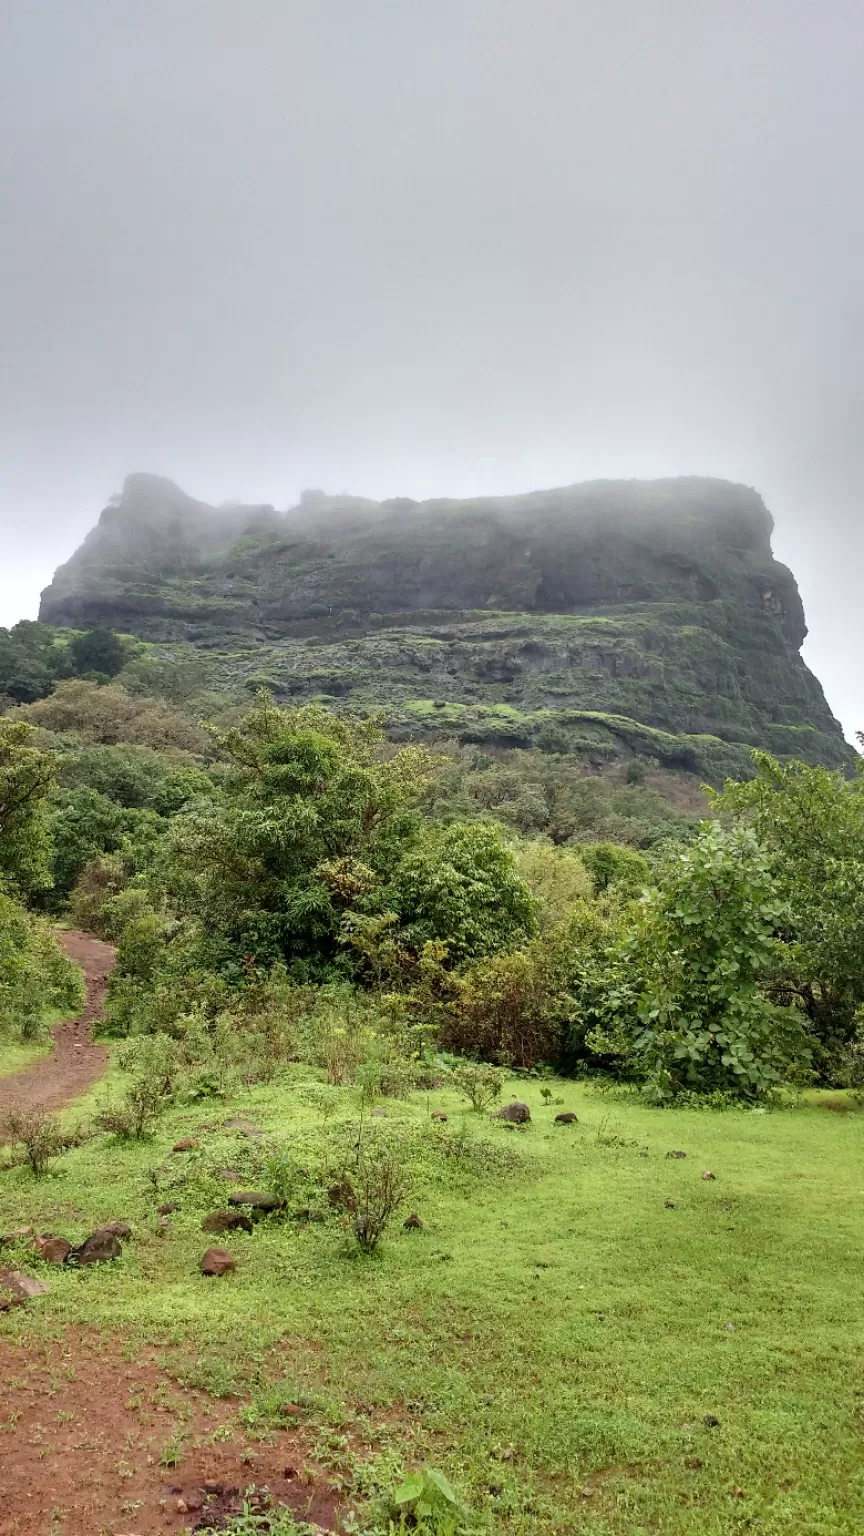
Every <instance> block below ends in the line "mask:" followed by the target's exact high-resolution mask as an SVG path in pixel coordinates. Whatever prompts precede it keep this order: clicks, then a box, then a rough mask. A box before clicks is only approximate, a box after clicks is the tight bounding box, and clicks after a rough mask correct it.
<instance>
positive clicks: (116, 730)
mask: <svg viewBox="0 0 864 1536" xmlns="http://www.w3.org/2000/svg"><path fill="white" fill-rule="evenodd" d="M16 714H17V715H18V716H19V717H20V718H21V719H24V720H27V721H29V722H30V723H31V724H32V725H40V726H42V727H43V729H45V730H47V731H56V732H63V733H68V732H71V733H74V734H75V735H76V736H78V737H79V738H80V740H81V741H82V742H84V743H86V744H87V745H96V744H104V745H107V746H113V745H115V744H116V743H117V742H135V743H137V744H139V745H142V746H146V747H155V748H156V749H157V750H159V751H163V750H165V749H169V748H172V747H179V748H181V749H182V750H185V751H188V752H194V753H197V754H199V755H202V754H205V753H207V752H208V750H209V749H210V743H209V741H208V738H207V736H206V734H205V732H204V731H203V730H202V728H201V727H200V726H199V725H198V724H197V723H196V721H195V720H192V719H190V718H189V716H188V713H186V712H184V711H183V710H182V709H179V708H176V707H175V706H174V705H173V704H168V703H166V702H165V700H163V699H150V698H146V697H144V696H142V695H139V694H134V695H133V694H131V693H127V692H126V690H125V688H121V687H120V685H119V684H118V683H107V684H104V685H102V684H99V683H95V682H91V681H88V680H87V679H86V678H74V679H70V680H68V681H65V682H61V683H58V684H57V687H56V688H55V689H54V692H53V693H52V694H51V695H50V697H49V698H47V699H39V700H37V701H36V703H35V704H28V705H26V706H25V707H23V708H22V709H21V710H19V711H16Z"/></svg>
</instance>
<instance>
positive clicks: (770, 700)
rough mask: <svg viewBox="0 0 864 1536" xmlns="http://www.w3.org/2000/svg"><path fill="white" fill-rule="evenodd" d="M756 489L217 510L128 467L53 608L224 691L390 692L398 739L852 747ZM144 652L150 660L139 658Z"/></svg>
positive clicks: (594, 756) (59, 584) (696, 757)
mask: <svg viewBox="0 0 864 1536" xmlns="http://www.w3.org/2000/svg"><path fill="white" fill-rule="evenodd" d="M771 526H772V524H771V518H770V515H769V514H768V512H767V511H766V509H765V507H764V505H763V503H762V501H761V498H760V497H759V496H758V495H757V494H756V493H755V492H754V491H752V490H749V489H748V488H746V487H744V486H737V485H731V484H728V483H726V482H723V481H716V480H699V479H683V480H672V481H656V482H645V483H641V482H620V483H619V482H597V483H594V484H589V485H582V486H573V487H569V488H565V489H562V490H554V491H544V492H536V493H533V494H531V495H528V496H515V497H502V498H488V499H482V500H473V501H464V502H456V501H435V502H426V503H420V504H418V503H414V502H410V501H407V500H401V501H391V502H382V503H375V502H368V501H363V500H361V499H359V498H350V497H327V496H324V495H323V494H319V493H310V494H307V495H305V496H304V498H303V499H302V501H301V504H300V506H299V507H297V508H294V509H293V510H291V511H288V512H285V513H277V512H275V511H274V510H273V509H272V508H261V507H231V508H227V509H225V508H222V509H215V508H209V507H206V506H205V505H204V504H202V503H200V502H196V501H193V500H192V498H190V497H188V496H186V495H185V494H184V493H183V492H182V491H180V490H178V488H177V487H176V486H172V485H171V484H170V482H168V481H164V480H159V479H158V478H156V477H154V476H147V475H135V476H131V477H130V479H129V480H128V481H127V482H126V486H125V488H124V492H123V495H122V496H121V497H118V498H115V500H114V502H113V503H112V505H111V506H109V507H108V508H107V509H106V510H105V512H103V514H102V517H101V519H100V521H99V524H98V526H97V527H96V528H95V529H94V530H93V531H92V533H90V534H89V535H88V537H87V539H86V540H85V542H84V544H83V545H82V546H81V548H80V549H79V550H78V551H77V553H76V554H75V555H74V556H73V557H72V559H71V560H70V561H69V562H67V564H66V565H65V566H63V567H61V568H60V570H58V572H57V574H56V576H55V578H54V581H53V583H52V585H51V586H50V587H49V588H48V589H47V590H46V592H45V593H44V594H43V601H42V611H41V616H42V618H43V620H45V621H46V622H47V623H49V624H52V625H55V626H60V627H63V626H76V627H88V628H92V627H99V626H104V625H107V626H110V627H113V628H115V629H118V630H122V631H126V632H128V633H130V634H133V635H136V636H138V637H139V638H140V639H141V640H144V641H146V642H148V644H149V646H150V653H149V654H150V660H151V667H152V666H155V668H156V670H157V672H158V669H159V666H160V664H163V665H164V666H165V668H166V669H167V671H170V670H171V668H172V667H173V668H174V669H175V672H176V669H177V665H178V662H182V660H183V658H184V657H185V658H189V657H190V656H191V657H197V658H199V662H200V665H201V668H202V675H201V679H200V680H199V682H200V683H203V686H206V687H209V688H210V689H211V690H216V691H217V692H222V693H226V692H227V693H235V694H236V693H242V692H244V691H245V693H246V694H247V696H248V694H249V692H250V691H254V690H255V689H256V688H258V687H261V686H262V685H263V686H266V687H267V688H268V689H269V690H270V691H271V692H272V693H273V694H274V696H275V697H276V698H281V699H289V698H290V699H296V700H303V699H317V700H322V701H325V702H332V703H333V704H334V705H336V706H338V707H344V706H346V705H350V706H351V707H352V708H354V709H355V710H359V711H361V712H368V711H370V710H377V709H383V710H384V711H385V712H386V715H387V717H388V720H389V724H390V728H391V730H392V732H393V733H395V734H396V735H402V736H415V737H416V736H424V737H432V738H435V739H440V738H442V737H448V736H449V737H456V738H457V739H458V740H460V741H462V742H478V743H487V744H489V745H493V746H498V747H503V748H507V747H517V748H530V747H532V746H534V745H540V746H541V747H542V746H543V745H544V740H545V742H546V743H547V750H549V749H550V746H551V747H554V748H555V749H557V750H559V751H562V752H568V753H571V754H575V755H576V756H578V757H580V758H582V759H585V760H586V761H588V762H589V763H592V764H593V765H595V766H597V767H600V766H602V765H603V763H604V762H608V761H610V760H612V759H614V758H617V757H627V756H630V755H633V754H640V755H642V756H647V757H652V758H655V759H657V761H659V762H660V763H662V764H664V765H666V766H667V767H670V768H673V769H684V770H689V771H691V772H694V773H697V774H700V775H702V776H704V777H706V778H708V779H710V780H712V781H713V782H718V783H719V782H721V781H722V780H723V778H724V777H725V776H727V775H729V774H731V775H733V776H741V775H744V774H746V773H747V772H748V771H749V769H748V751H749V749H750V748H752V747H761V748H764V749H766V750H768V751H771V752H772V753H774V754H775V755H778V756H780V757H791V756H794V757H795V758H797V759H800V760H802V761H805V762H811V763H824V764H828V765H830V766H842V765H845V764H847V763H848V762H849V761H850V759H851V750H850V749H849V748H848V746H847V745H846V743H845V742H844V740H843V737H842V732H841V730H840V727H839V725H838V724H837V722H836V721H835V720H834V718H833V717H832V715H831V712H830V710H829V708H828V706H827V704H826V702H825V699H824V696H823V694H822V690H821V688H820V686H819V684H818V682H817V680H816V679H815V678H814V677H813V676H812V674H811V673H810V672H809V671H808V669H807V667H806V666H805V665H804V663H803V661H802V659H801V656H800V646H801V642H802V640H803V638H804V635H805V633H806V629H805V624H804V615H803V610H802V607H801V601H800V598H799V595H798V590H797V587H796V585H795V581H794V578H793V577H792V575H791V573H790V572H789V571H788V570H787V569H786V568H785V567H784V566H782V565H780V564H778V562H777V561H775V560H774V558H773V556H772V553H771V545H770V535H771ZM132 665H133V669H134V666H135V665H136V663H135V662H133V663H132Z"/></svg>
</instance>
